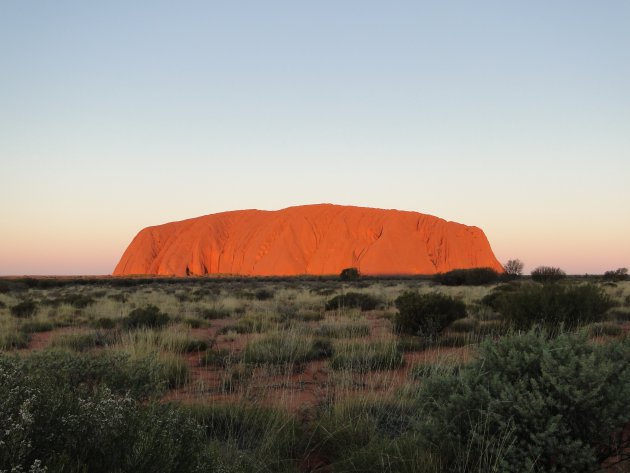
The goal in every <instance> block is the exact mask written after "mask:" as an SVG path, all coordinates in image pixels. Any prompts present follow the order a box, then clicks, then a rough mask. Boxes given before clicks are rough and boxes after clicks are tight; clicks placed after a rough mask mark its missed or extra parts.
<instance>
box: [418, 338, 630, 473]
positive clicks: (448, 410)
mask: <svg viewBox="0 0 630 473" xmlns="http://www.w3.org/2000/svg"><path fill="white" fill-rule="evenodd" d="M629 359H630V343H628V342H627V341H624V342H611V343H608V344H605V345H594V344H590V343H588V342H587V340H586V339H585V338H584V337H580V336H573V335H560V336H558V337H556V338H551V339H549V338H548V337H547V336H546V335H545V334H544V333H543V334H540V333H534V332H529V333H528V334H526V335H521V336H513V337H505V338H503V339H500V340H499V341H496V342H485V343H484V344H482V346H481V349H480V354H479V357H478V359H476V360H475V361H473V362H472V363H470V364H469V365H466V366H463V367H461V368H460V370H459V373H457V374H455V373H453V374H448V373H445V374H444V375H441V376H432V377H429V378H427V379H425V380H424V381H423V385H422V387H421V390H420V394H419V399H418V405H419V406H421V407H422V408H423V412H422V414H421V416H422V419H423V427H422V429H423V432H424V434H425V435H426V438H427V439H428V440H429V442H430V444H431V445H433V449H434V454H435V455H436V456H438V457H439V458H440V459H441V460H442V462H443V471H450V472H461V471H488V470H486V469H485V468H487V466H488V465H487V462H488V461H491V463H492V464H493V465H494V469H495V470H496V471H501V472H506V473H509V472H515V473H517V472H518V473H521V472H524V471H540V472H566V473H569V472H582V471H583V472H590V471H596V470H597V469H598V466H599V465H601V463H602V462H603V461H604V460H605V459H607V458H609V457H613V456H616V455H619V454H621V453H622V452H623V451H625V449H627V448H628V447H629V446H630V440H628V438H627V436H624V434H623V430H624V427H625V426H626V425H627V423H628V422H630V411H629V410H628V408H627V406H628V403H630V363H628V360H629ZM482 462H486V463H485V464H482Z"/></svg>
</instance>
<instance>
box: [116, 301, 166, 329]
mask: <svg viewBox="0 0 630 473" xmlns="http://www.w3.org/2000/svg"><path fill="white" fill-rule="evenodd" d="M169 319H170V318H169V316H168V315H167V314H165V313H163V312H161V311H160V309H159V308H158V307H156V306H154V305H148V306H146V307H142V308H140V307H138V308H137V309H134V310H132V311H131V312H130V313H129V315H128V316H127V318H126V319H125V320H124V325H125V327H126V328H129V329H135V328H141V327H148V328H160V327H163V326H164V325H166V324H167V323H168V322H169Z"/></svg>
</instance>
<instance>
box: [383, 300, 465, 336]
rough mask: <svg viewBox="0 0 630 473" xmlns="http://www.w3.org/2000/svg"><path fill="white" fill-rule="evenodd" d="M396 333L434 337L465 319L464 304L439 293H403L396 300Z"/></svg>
mask: <svg viewBox="0 0 630 473" xmlns="http://www.w3.org/2000/svg"><path fill="white" fill-rule="evenodd" d="M395 302H396V307H397V308H398V312H399V313H398V314H397V315H396V318H395V320H394V325H395V328H396V330H397V331H399V332H402V333H408V334H411V335H425V336H435V335H437V334H439V333H440V332H441V331H442V330H444V329H445V328H446V327H448V326H449V325H450V324H451V323H453V322H454V321H455V320H457V319H462V318H464V317H466V304H464V303H463V302H462V301H460V300H457V299H454V298H452V297H450V296H445V295H443V294H439V293H429V294H418V293H415V292H405V293H404V294H402V295H401V296H399V297H398V298H397V299H396V301H395Z"/></svg>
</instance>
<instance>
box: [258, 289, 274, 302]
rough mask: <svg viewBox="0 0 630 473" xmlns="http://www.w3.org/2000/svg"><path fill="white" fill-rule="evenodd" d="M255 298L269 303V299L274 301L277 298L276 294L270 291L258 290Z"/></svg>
mask: <svg viewBox="0 0 630 473" xmlns="http://www.w3.org/2000/svg"><path fill="white" fill-rule="evenodd" d="M254 297H255V298H256V300H259V301H268V300H269V299H273V298H274V297H275V294H274V292H273V291H272V290H270V289H258V290H257V291H256V292H255V293H254Z"/></svg>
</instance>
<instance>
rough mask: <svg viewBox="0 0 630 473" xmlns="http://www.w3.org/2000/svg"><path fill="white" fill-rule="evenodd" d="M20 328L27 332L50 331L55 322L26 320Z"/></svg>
mask: <svg viewBox="0 0 630 473" xmlns="http://www.w3.org/2000/svg"><path fill="white" fill-rule="evenodd" d="M20 328H21V329H22V331H24V332H26V333H36V332H48V331H50V330H52V329H54V328H55V324H53V323H52V322H49V321H47V320H26V321H24V322H23V323H22V325H20Z"/></svg>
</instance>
